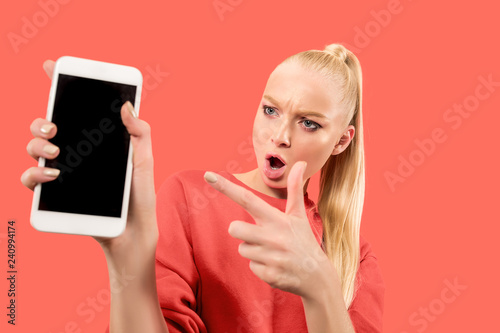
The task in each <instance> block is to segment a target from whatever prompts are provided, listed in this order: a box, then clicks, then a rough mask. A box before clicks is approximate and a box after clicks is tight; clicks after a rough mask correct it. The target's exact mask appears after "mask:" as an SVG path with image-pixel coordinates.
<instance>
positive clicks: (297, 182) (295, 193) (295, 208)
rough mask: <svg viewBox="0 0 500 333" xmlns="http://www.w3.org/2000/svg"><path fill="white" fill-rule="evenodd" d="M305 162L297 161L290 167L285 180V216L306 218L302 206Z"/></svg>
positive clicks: (303, 206) (304, 209)
mask: <svg viewBox="0 0 500 333" xmlns="http://www.w3.org/2000/svg"><path fill="white" fill-rule="evenodd" d="M306 167H307V162H304V161H299V162H297V163H295V164H294V165H293V166H292V170H290V174H288V180H287V193H288V194H287V201H286V214H287V215H295V216H300V217H302V216H306V215H307V214H306V208H305V205H304V173H305V170H306Z"/></svg>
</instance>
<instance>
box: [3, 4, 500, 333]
mask: <svg viewBox="0 0 500 333" xmlns="http://www.w3.org/2000/svg"><path fill="white" fill-rule="evenodd" d="M499 9H500V8H499V5H498V4H497V3H496V2H492V1H487V0H477V1H470V0H467V1H460V2H457V1H449V0H445V1H439V2H437V1H421V0H418V1H415V0H414V1H410V0H402V1H396V0H376V1H370V2H369V3H368V2H348V1H345V2H334V1H320V0H311V1H307V2H301V1H297V2H294V1H284V0H279V1H264V0H253V1H245V0H215V1H214V0H205V1H197V2H193V1H152V0H143V1H140V2H135V3H132V2H125V1H115V0H113V1H97V0H87V1H76V0H75V1H68V0H64V1H62V0H60V2H56V1H55V0H41V1H36V0H25V1H17V2H16V1H14V2H12V1H11V2H9V5H8V10H7V9H4V10H2V11H1V12H0V22H1V23H0V36H2V38H1V43H2V53H1V57H2V58H1V59H2V61H1V62H0V73H2V80H1V81H0V82H1V83H0V85H1V90H0V91H1V96H2V117H3V119H4V121H2V125H1V130H0V136H1V143H2V154H3V155H2V167H1V170H2V172H1V177H2V178H1V184H2V189H1V191H0V196H1V200H0V215H1V216H0V258H2V259H1V260H0V267H1V271H0V280H1V282H0V295H1V296H0V309H2V310H1V311H0V315H1V316H0V318H2V319H1V320H0V330H1V331H2V332H47V333H62V332H65V333H66V332H101V331H104V329H105V327H106V325H107V323H108V320H109V299H107V298H106V297H105V295H107V293H106V290H107V289H109V285H108V275H107V269H106V263H105V259H104V256H103V253H102V250H101V248H100V247H99V245H98V244H97V243H96V242H95V241H94V240H93V239H92V238H90V237H85V236H72V235H61V234H50V233H42V232H38V231H36V230H35V229H33V228H32V227H31V226H30V223H29V214H30V208H31V200H32V192H31V191H29V190H28V189H26V188H25V187H23V186H22V184H21V182H20V176H21V174H22V172H23V171H24V170H25V169H26V168H28V167H30V166H33V165H35V164H36V163H35V161H33V159H31V157H29V155H28V154H27V153H26V144H27V143H28V141H29V140H30V138H31V134H30V131H29V125H30V124H31V122H32V120H33V119H35V118H37V117H42V118H43V117H45V115H46V109H47V101H48V93H49V88H50V84H49V80H48V78H47V76H46V75H45V73H44V71H43V69H42V63H43V61H44V60H45V59H54V60H55V59H57V58H59V57H60V56H63V55H72V56H77V57H83V58H89V59H94V60H100V61H106V62H114V63H119V64H125V65H130V66H135V67H137V68H139V69H140V70H141V71H142V73H143V75H144V76H145V78H146V77H147V78H146V79H147V80H148V81H147V82H148V88H146V87H145V90H146V95H145V96H143V97H144V100H143V103H142V106H141V110H140V117H141V118H142V119H144V120H146V121H148V122H149V123H150V124H151V126H152V136H153V149H154V158H155V177H156V178H155V179H156V180H155V181H156V187H157V188H158V187H159V186H160V185H161V183H162V182H163V181H164V179H165V178H166V177H168V176H169V175H170V174H172V173H173V172H176V171H178V170H183V169H206V170H214V171H218V170H228V171H230V172H233V173H238V172H243V171H246V170H250V169H251V168H254V167H255V166H256V162H255V159H254V157H253V151H252V150H251V148H250V145H251V129H252V124H253V119H254V116H255V112H256V111H257V107H258V103H259V101H260V98H261V95H262V92H263V89H264V86H265V84H266V81H267V78H268V76H269V74H270V73H271V71H272V70H273V69H274V67H275V66H276V65H277V64H279V63H280V62H281V61H282V60H284V59H285V58H286V57H287V56H289V55H291V54H294V53H296V52H299V51H303V50H307V49H322V48H323V47H324V45H326V44H329V43H334V42H341V43H344V44H345V45H346V46H348V47H350V48H351V49H352V50H353V51H354V52H355V54H356V55H357V56H358V58H359V60H360V62H361V64H362V68H363V75H364V76H363V80H364V81H363V89H364V91H363V98H364V99H363V113H364V128H365V131H364V136H365V148H366V166H367V169H366V177H367V184H366V198H365V208H364V213H363V222H362V234H363V235H364V236H365V238H366V239H367V240H368V241H369V242H370V243H371V245H372V248H373V250H374V251H375V253H376V254H377V255H378V258H379V263H380V267H381V269H382V272H383V274H384V279H385V282H386V286H387V291H386V299H385V313H384V328H385V329H384V331H385V332H393V333H413V332H419V333H420V332H428V333H431V332H498V331H500V324H499V322H498V320H497V318H498V309H499V307H498V305H497V302H496V300H497V299H499V298H500V290H499V287H498V281H499V280H500V279H499V278H500V274H499V271H500V269H499V268H498V267H497V264H496V263H497V262H498V258H497V255H495V254H494V249H495V244H496V243H497V238H498V235H499V232H500V227H499V222H500V214H499V213H498V211H497V210H496V209H497V208H498V206H497V205H498V198H499V196H498V194H495V193H497V192H498V190H497V189H498V186H499V184H500V181H499V177H498V176H497V172H498V170H499V169H500V159H498V158H495V157H494V155H495V154H496V153H497V151H496V150H495V148H494V147H495V142H498V124H499V123H500V116H499V113H498V112H499V109H500V89H499V88H500V83H495V82H500V66H499V64H498V59H500V47H499V45H498V31H500V23H499V19H498V12H499ZM155 71H156V72H157V73H158V72H161V73H162V74H161V75H158V74H153V73H154V72H155ZM166 73H168V75H167V74H166ZM488 78H489V79H490V80H491V81H493V82H494V83H493V84H490V85H485V84H484V80H488ZM462 104H465V105H464V106H463V107H462V110H466V111H462V114H463V115H460V114H459V113H458V112H457V111H456V110H458V108H459V107H460V105H462ZM249 140H250V141H249ZM391 179H392V180H391ZM314 180H315V181H317V176H316V177H315V178H314ZM310 193H311V194H312V197H313V198H314V197H316V196H317V184H316V183H315V182H313V183H312V185H311V187H310ZM9 220H14V221H15V226H16V240H17V242H16V256H17V262H16V263H17V270H18V274H17V281H16V288H17V295H16V296H17V297H16V304H17V307H16V314H17V317H16V325H15V326H12V325H8V324H7V320H8V317H7V316H6V315H7V306H8V302H9V299H8V297H7V290H8V287H9V286H8V280H7V279H6V278H7V277H8V274H7V259H8V258H7V226H8V225H7V222H8V221H9ZM454 283H455V284H458V285H460V286H462V287H461V289H460V288H459V289H457V288H451V287H450V285H452V284H454ZM92 299H94V300H95V304H94V306H91V302H92Z"/></svg>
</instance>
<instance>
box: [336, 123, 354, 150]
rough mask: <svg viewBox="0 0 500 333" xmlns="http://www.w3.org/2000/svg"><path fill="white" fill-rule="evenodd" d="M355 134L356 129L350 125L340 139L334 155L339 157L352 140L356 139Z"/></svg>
mask: <svg viewBox="0 0 500 333" xmlns="http://www.w3.org/2000/svg"><path fill="white" fill-rule="evenodd" d="M355 132H356V129H355V128H354V126H353V125H349V126H348V127H347V129H346V130H345V131H344V133H343V134H342V136H341V137H340V140H339V142H338V143H337V144H336V145H335V147H334V148H333V151H332V155H338V154H340V153H341V152H343V151H344V150H346V149H347V147H348V146H349V144H350V143H351V141H352V138H354V134H355Z"/></svg>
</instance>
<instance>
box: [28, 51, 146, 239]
mask: <svg viewBox="0 0 500 333" xmlns="http://www.w3.org/2000/svg"><path fill="white" fill-rule="evenodd" d="M141 90H142V74H141V72H140V71H139V70H138V69H136V68H133V67H129V66H123V65H117V64H111V63H105V62H100V61H94V60H88V59H82V58H75V57H69V56H64V57H61V58H59V59H58V60H57V61H56V64H55V68H54V74H53V77H52V85H51V88H50V94H49V103H48V108H47V120H50V121H52V122H54V123H55V124H56V126H57V133H56V135H55V136H54V137H53V138H52V139H50V140H49V141H50V142H52V143H54V144H55V145H57V146H59V149H60V152H59V155H58V156H57V157H56V158H55V159H50V160H49V159H45V158H42V157H40V158H39V163H38V165H39V166H41V167H43V166H47V167H53V168H58V169H60V170H61V172H60V174H59V176H58V177H57V178H56V179H55V180H53V181H50V182H47V183H43V184H38V185H36V186H35V189H34V195H33V203H32V208H31V216H30V220H31V225H32V226H33V227H34V228H35V229H37V230H39V231H45V232H55V233H64V234H79V235H90V236H101V237H116V236H118V235H120V234H121V233H122V232H123V231H124V230H125V226H126V222H127V214H128V207H129V197H130V185H131V180H132V154H133V152H132V144H131V142H130V135H129V134H128V132H127V131H126V128H125V126H124V125H123V123H122V121H121V116H120V109H121V106H122V105H123V103H125V102H126V101H127V100H129V101H130V102H131V103H132V104H133V105H134V109H135V112H136V114H137V115H138V114H139V109H140V97H141Z"/></svg>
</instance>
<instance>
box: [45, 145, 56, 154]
mask: <svg viewBox="0 0 500 333" xmlns="http://www.w3.org/2000/svg"><path fill="white" fill-rule="evenodd" d="M58 150H59V148H58V147H57V146H54V145H45V146H43V151H44V152H46V153H47V154H50V155H53V154H55V153H56V152H57V151H58Z"/></svg>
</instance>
